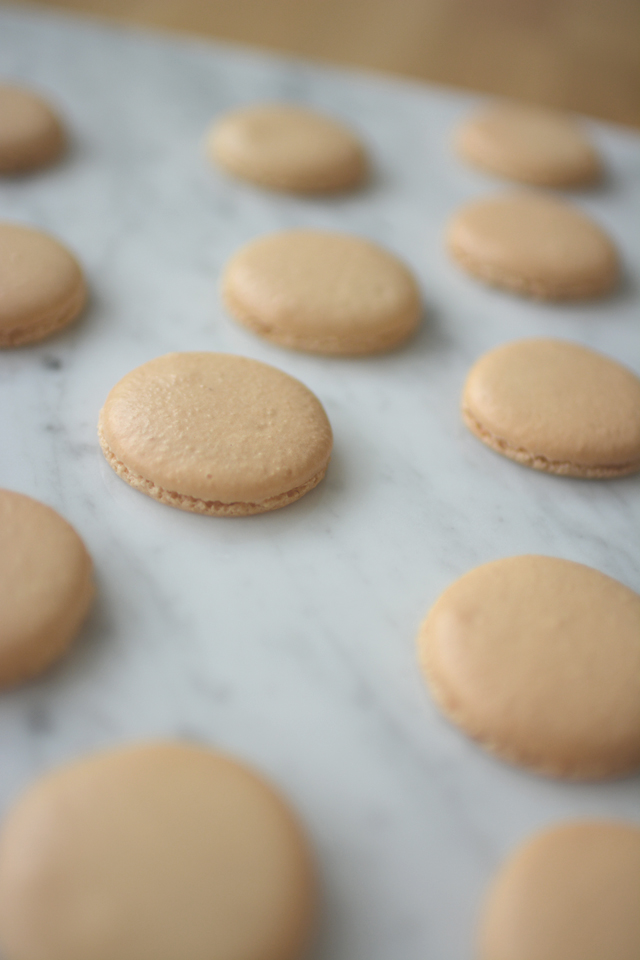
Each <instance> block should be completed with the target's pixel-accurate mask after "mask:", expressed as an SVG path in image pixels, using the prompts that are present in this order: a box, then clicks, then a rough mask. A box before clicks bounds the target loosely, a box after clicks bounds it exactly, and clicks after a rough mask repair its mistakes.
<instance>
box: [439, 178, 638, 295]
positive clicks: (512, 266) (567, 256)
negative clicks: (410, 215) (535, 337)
mask: <svg viewBox="0 0 640 960" xmlns="http://www.w3.org/2000/svg"><path fill="white" fill-rule="evenodd" d="M446 244H447V248H448V250H449V253H450V254H451V256H452V257H453V259H454V260H455V261H456V263H458V264H459V265H460V266H461V267H463V268H464V269H465V270H467V271H468V272H469V273H470V274H472V275H473V276H474V277H477V278H478V279H479V280H484V281H485V283H489V284H491V285H493V286H496V287H503V288H504V289H505V290H510V291H512V292H513V293H518V294H521V295H522V296H527V297H535V298H538V299H540V300H582V299H587V298H589V297H599V296H602V295H604V294H605V293H608V292H609V291H610V290H611V289H612V288H613V287H614V286H615V285H616V283H617V282H618V279H619V275H620V266H619V260H618V254H617V251H616V248H615V246H614V244H613V242H612V241H611V240H610V238H609V237H608V236H607V234H606V233H605V232H604V230H602V229H601V228H600V227H599V226H598V225H597V224H596V223H594V222H593V220H591V219H590V217H587V216H586V214H584V213H582V212H581V211H579V210H578V209H576V208H575V207H572V206H570V205H569V204H568V203H565V202H563V201H561V200H557V199H556V198H555V197H551V196H546V195H544V194H541V193H524V192H523V193H513V194H508V195H506V196H502V197H492V198H490V199H487V200H476V201H474V202H472V203H469V204H467V205H466V206H464V207H462V209H460V210H459V211H458V212H457V213H456V214H455V215H454V217H453V218H452V220H451V221H450V223H449V226H448V229H447V232H446Z"/></svg>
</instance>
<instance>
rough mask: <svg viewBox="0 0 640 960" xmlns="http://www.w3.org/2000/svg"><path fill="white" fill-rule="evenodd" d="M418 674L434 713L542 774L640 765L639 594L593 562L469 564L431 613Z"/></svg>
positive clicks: (587, 773)
mask: <svg viewBox="0 0 640 960" xmlns="http://www.w3.org/2000/svg"><path fill="white" fill-rule="evenodd" d="M418 652H419V660H420V665H421V668H422V670H423V672H424V675H425V678H426V680H427V683H428V685H429V687H430V689H431V692H432V694H433V696H434V698H435V700H436V702H437V703H438V704H439V706H440V708H441V709H442V711H443V713H444V714H445V715H446V716H447V717H448V718H449V719H450V720H452V721H453V722H454V723H455V724H457V725H458V726H459V727H461V728H462V730H464V731H465V732H466V733H467V734H469V735H470V736H471V737H473V738H474V739H476V740H478V741H479V742H480V743H481V744H482V745H483V746H484V747H486V748H487V749H488V750H491V751H492V752H493V753H495V754H496V755H497V756H499V757H501V758H503V759H505V760H510V761H512V762H513V763H517V764H521V765H522V766H526V767H530V768H531V769H533V770H535V771H537V772H539V773H544V774H547V775H550V776H557V777H570V778H576V779H600V778H605V777H613V776H618V775H621V774H625V773H628V772H630V771H632V770H635V769H637V768H638V767H639V766H640V596H638V594H636V593H634V592H633V591H632V590H630V589H629V588H628V587H625V586H623V585H622V584H621V583H618V581H617V580H613V579H612V578H611V577H607V576H605V575H604V574H603V573H599V572H598V571H597V570H593V569H592V568H591V567H586V566H583V565H582V564H580V563H573V562H571V561H569V560H559V559H557V558H554V557H542V556H519V557H510V558H508V559H505V560H496V561H494V562H492V563H487V564H484V566H481V567H476V569H474V570H471V572H470V573H467V574H465V576H463V577H461V578H460V579H459V580H457V581H456V582H455V583H453V584H452V585H451V586H450V587H448V589H447V590H445V592H444V593H443V594H442V595H441V596H440V598H439V599H438V600H437V602H436V603H435V604H434V606H433V607H432V609H431V611H430V612H429V615H428V616H427V618H426V620H425V621H424V622H423V624H422V626H421V627H420V632H419V635H418Z"/></svg>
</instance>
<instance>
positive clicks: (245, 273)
mask: <svg viewBox="0 0 640 960" xmlns="http://www.w3.org/2000/svg"><path fill="white" fill-rule="evenodd" d="M222 295H223V299H224V302H225V305H226V307H227V309H228V311H229V313H230V314H231V315H232V316H233V317H235V319H236V320H238V321H239V322H240V323H242V324H243V325H244V326H247V327H249V329H251V330H253V331H254V332H255V333H258V334H260V335H261V336H263V337H265V338H266V339H268V340H271V341H273V342H274V343H277V344H279V345H280V346H284V347H289V348H292V349H297V350H306V351H309V352H313V353H326V354H347V355H354V354H367V353H378V352H381V351H384V350H389V349H392V348H393V347H394V346H397V345H398V344H399V343H401V342H403V341H404V340H406V339H407V337H409V336H410V335H411V334H412V333H413V332H414V331H415V329H416V326H417V324H418V322H419V320H420V314H421V300H420V292H419V289H418V286H417V284H416V281H415V280H414V278H413V276H412V275H411V273H410V271H409V270H408V269H407V268H406V267H405V266H404V264H403V263H401V262H400V261H399V260H398V259H397V258H396V257H394V256H393V255H392V254H391V253H389V252H388V251H386V250H383V249H382V248H381V247H378V246H377V245H376V244H373V243H370V242H368V241H366V240H363V239H361V238H360V237H353V236H349V235H345V234H341V233H333V232H329V231H323V230H287V231H283V232H282V233H275V234H270V235H269V236H266V237H261V238H260V239H258V240H254V241H253V242H252V243H249V244H247V246H245V247H243V248H242V249H241V250H240V251H238V253H236V254H235V256H234V257H233V258H232V259H231V260H230V262H229V263H228V264H227V267H226V269H225V272H224V275H223V281H222Z"/></svg>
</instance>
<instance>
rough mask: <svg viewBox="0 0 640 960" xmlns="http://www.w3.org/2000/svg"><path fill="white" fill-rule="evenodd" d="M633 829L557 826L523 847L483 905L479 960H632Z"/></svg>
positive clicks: (638, 843) (637, 941) (639, 897)
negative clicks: (604, 959)
mask: <svg viewBox="0 0 640 960" xmlns="http://www.w3.org/2000/svg"><path fill="white" fill-rule="evenodd" d="M638 904H640V828H638V827H637V826H636V825H634V824H630V823H629V824H627V823H621V822H616V821H608V820H591V821H589V820H586V821H574V822H572V823H563V824H560V825H558V826H555V827H551V828H550V829H547V830H543V831H541V832H540V833H537V834H536V835H535V836H533V837H532V838H530V839H529V840H527V841H526V842H525V843H523V844H522V845H521V846H520V847H519V848H518V849H517V850H516V851H515V852H514V853H512V854H511V856H510V857H508V858H507V860H506V862H505V863H504V864H503V865H502V867H501V868H500V870H499V872H498V874H497V876H496V878H495V880H494V882H493V884H492V887H491V889H490V891H489V895H488V897H487V899H486V903H485V904H484V909H483V911H482V917H481V921H480V928H479V950H478V957H479V960H514V958H516V957H517V958H518V960H591V958H593V960H601V958H605V957H606V960H637V958H638V957H640V909H639V908H638Z"/></svg>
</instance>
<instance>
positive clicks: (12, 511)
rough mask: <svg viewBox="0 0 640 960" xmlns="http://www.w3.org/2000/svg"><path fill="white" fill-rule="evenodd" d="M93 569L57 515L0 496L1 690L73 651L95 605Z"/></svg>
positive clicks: (21, 498)
mask: <svg viewBox="0 0 640 960" xmlns="http://www.w3.org/2000/svg"><path fill="white" fill-rule="evenodd" d="M92 566H93V565H92V563H91V557H90V556H89V554H88V552H87V549H86V547H85V545H84V543H83V542H82V540H81V539H80V537H79V536H78V534H77V533H76V531H75V530H74V529H73V527H72V526H71V525H70V524H69V523H67V521H66V520H64V519H63V518H62V517H61V516H60V514H58V513H56V511H55V510H52V509H51V507H47V506H45V504H44V503H40V502H39V501H38V500H33V499H32V498H31V497H27V496H25V495H24V494H22V493H14V492H13V491H11V490H0V611H1V615H0V687H9V686H13V685H14V684H17V683H21V682H23V681H25V680H29V679H30V678H32V677H35V676H36V675H37V674H39V673H41V672H42V671H43V670H45V669H46V668H47V667H48V666H50V665H51V664H52V663H53V662H54V661H55V660H57V659H59V658H60V657H61V656H62V655H63V654H64V653H65V652H66V651H67V650H68V648H69V647H70V645H71V643H72V642H73V640H74V639H75V637H76V636H77V634H78V632H79V630H80V627H81V626H82V623H83V621H84V619H85V617H86V615H87V613H88V611H89V607H90V606H91V602H92V600H93V595H94V592H95V591H94V585H93V575H92Z"/></svg>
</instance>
